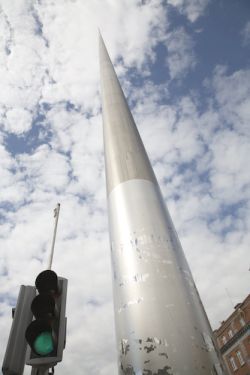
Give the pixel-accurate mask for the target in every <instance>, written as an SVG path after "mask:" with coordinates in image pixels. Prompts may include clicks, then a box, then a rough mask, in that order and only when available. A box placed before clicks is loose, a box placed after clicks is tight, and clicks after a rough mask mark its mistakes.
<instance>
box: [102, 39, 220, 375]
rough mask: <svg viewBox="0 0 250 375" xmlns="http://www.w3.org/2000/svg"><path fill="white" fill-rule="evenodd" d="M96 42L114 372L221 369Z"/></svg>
mask: <svg viewBox="0 0 250 375" xmlns="http://www.w3.org/2000/svg"><path fill="white" fill-rule="evenodd" d="M99 42H100V43H99V46H100V71H101V94H102V110H103V132H104V148H105V167H106V180H107V195H108V205H109V222H110V241H111V257H112V266H113V287H114V306H115V320H116V334H117V343H118V347H119V374H121V375H122V374H126V375H128V374H134V375H142V374H143V375H153V374H154V375H157V374H158V375H160V374H162V375H167V374H171V375H201V374H204V375H208V374H209V375H211V374H218V375H221V374H224V373H225V372H222V370H220V363H219V360H218V356H217V353H216V350H215V347H214V345H213V342H212V333H211V328H210V325H209V322H208V320H207V317H206V314H205V311H204V309H203V306H202V303H201V301H200V298H199V295H198V293H197V290H196V287H195V284H194V282H193V279H192V276H191V273H190V269H189V267H188V264H187V262H186V259H185V256H184V254H183V251H182V248H181V245H180V242H179V240H178V236H177V234H176V232H175V229H174V226H173V224H172V221H171V218H170V216H169V214H168V212H167V209H166V206H165V203H164V202H163V200H162V197H161V193H160V191H159V187H158V184H157V181H156V178H155V175H154V172H153V170H152V167H151V165H150V162H149V159H148V156H147V154H146V151H145V148H144V146H143V143H142V141H141V138H140V135H139V133H138V130H137V128H136V125H135V122H134V119H133V117H132V114H131V112H130V110H129V107H128V105H127V102H126V99H125V97H124V94H123V92H122V89H121V86H120V84H119V81H118V79H117V76H116V73H115V71H114V68H113V66H112V63H111V60H110V58H109V56H108V53H107V50H106V47H105V45H104V43H103V40H102V38H101V37H100V41H99ZM152 126H153V124H152ZM215 366H216V367H217V373H216V372H215Z"/></svg>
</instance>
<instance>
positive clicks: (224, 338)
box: [222, 336, 227, 345]
mask: <svg viewBox="0 0 250 375" xmlns="http://www.w3.org/2000/svg"><path fill="white" fill-rule="evenodd" d="M222 343H223V345H225V344H226V343H227V339H226V337H225V336H223V337H222Z"/></svg>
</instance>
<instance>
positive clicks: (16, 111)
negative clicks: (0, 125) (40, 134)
mask: <svg viewBox="0 0 250 375" xmlns="http://www.w3.org/2000/svg"><path fill="white" fill-rule="evenodd" d="M5 116H6V121H5V122H4V129H5V130H6V131H7V132H8V133H14V134H17V135H19V134H22V133H25V132H26V131H28V130H30V129H31V127H32V114H31V113H30V112H29V111H27V110H26V109H23V108H11V109H9V110H8V111H7V112H6V114H5Z"/></svg>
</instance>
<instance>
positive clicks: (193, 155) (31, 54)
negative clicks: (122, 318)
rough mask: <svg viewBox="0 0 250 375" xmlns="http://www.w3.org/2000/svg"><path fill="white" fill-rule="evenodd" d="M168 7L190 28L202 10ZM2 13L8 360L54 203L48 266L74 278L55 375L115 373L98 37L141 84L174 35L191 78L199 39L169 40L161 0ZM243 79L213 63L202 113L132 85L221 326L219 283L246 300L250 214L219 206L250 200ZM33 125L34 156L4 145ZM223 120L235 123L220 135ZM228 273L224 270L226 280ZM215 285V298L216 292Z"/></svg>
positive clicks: (190, 103) (196, 5) (39, 6)
mask: <svg viewBox="0 0 250 375" xmlns="http://www.w3.org/2000/svg"><path fill="white" fill-rule="evenodd" d="M171 3H172V4H173V5H175V6H176V7H178V9H179V10H180V11H181V12H183V13H184V14H186V15H187V17H188V18H189V20H190V21H192V22H193V21H195V19H197V17H198V15H199V16H200V15H201V14H203V12H204V9H205V5H206V4H207V2H206V1H204V2H203V3H201V2H198V1H196V2H195V1H190V2H188V3H187V2H186V3H184V2H182V1H173V0H172V1H171ZM1 6H2V13H1V17H2V20H3V22H0V27H1V31H2V35H3V38H2V39H1V50H0V54H1V60H2V61H3V63H2V64H1V66H0V78H1V87H2V88H1V93H0V114H1V123H2V129H4V133H3V134H1V135H0V138H1V141H2V144H1V146H0V159H1V165H0V189H1V200H2V201H1V206H0V218H1V224H2V223H3V225H1V231H0V236H1V237H0V242H1V249H2V250H1V267H0V282H1V293H2V294H3V295H4V296H5V300H4V302H2V300H1V308H2V310H1V311H2V314H3V315H2V316H1V323H0V329H1V333H2V335H1V337H2V339H1V346H0V350H1V356H2V355H3V352H4V348H5V343H6V340H7V336H8V330H9V326H10V322H11V307H10V305H13V304H14V303H15V299H16V296H17V292H18V285H20V284H32V283H33V282H34V279H35V277H36V275H37V273H38V272H40V271H41V270H42V269H44V268H45V267H46V264H47V258H48V252H49V249H50V246H51V237H52V230H53V215H52V213H53V208H54V206H55V204H56V203H57V202H58V201H59V202H60V203H61V214H60V218H59V226H58V237H57V242H56V249H55V258H54V267H55V270H56V271H57V272H58V274H59V275H62V276H65V277H67V278H68V279H69V291H68V303H67V315H68V335H67V347H66V350H65V354H64V361H63V363H62V364H61V365H58V366H59V368H58V371H59V370H60V371H61V373H62V374H68V373H70V372H72V371H73V372H74V373H75V374H80V373H81V374H82V373H84V372H85V373H87V374H89V375H92V374H97V373H98V374H101V375H110V374H114V373H116V372H117V367H116V350H115V348H116V346H115V335H114V319H113V307H112V288H111V267H110V253H109V240H108V223H107V212H106V192H105V176H104V158H103V144H102V129H101V122H102V120H101V115H100V97H99V92H98V90H99V67H98V53H97V51H98V48H97V30H96V29H97V26H98V25H99V26H100V28H101V31H102V33H103V36H104V39H105V40H106V41H107V47H108V49H109V51H110V55H111V57H112V60H113V61H117V64H118V70H119V72H120V73H121V75H122V76H123V78H124V75H125V73H126V72H127V71H128V68H136V71H137V72H138V74H140V75H141V76H143V77H145V75H146V74H147V73H148V70H149V69H150V65H149V62H150V61H153V60H154V59H155V50H154V47H155V46H156V45H157V43H158V42H159V41H161V42H162V41H163V40H166V37H167V39H168V42H169V43H168V44H167V47H168V49H169V61H168V62H169V68H170V73H171V76H172V78H177V79H178V78H181V77H183V76H184V75H185V74H186V73H187V72H188V71H189V70H190V69H193V67H194V64H195V62H196V57H195V56H194V52H193V49H194V42H193V41H192V39H191V38H190V36H189V35H188V34H187V33H186V32H185V31H184V29H183V28H179V29H177V30H173V31H172V32H171V33H170V34H169V33H168V21H167V20H166V19H165V17H166V7H165V6H164V5H163V4H162V2H161V1H160V0H159V1H158V0H154V1H150V2H147V3H146V4H145V5H142V2H139V1H136V0H132V1H131V0H126V1H123V2H118V1H117V0H109V1H108V0H105V1H102V2H99V1H93V0H89V1H84V2H82V1H80V0H76V1H68V0H65V1H61V2H51V1H49V0H45V1H43V2H35V3H34V2H33V1H26V0H23V1H18V2H9V1H8V0H3V1H2V2H1ZM125 15H126V16H125ZM165 31H167V35H164V33H165ZM179 50H181V51H183V52H180V51H179ZM9 52H10V53H9ZM118 58H120V60H118ZM145 72H146V73H145ZM248 75H249V73H248V72H247V71H239V72H235V73H233V74H231V75H229V74H227V72H226V71H225V70H223V69H221V68H217V70H216V72H215V74H214V75H213V77H212V80H211V82H210V84H209V85H208V87H209V88H210V90H211V98H214V99H211V101H210V105H209V108H207V109H204V111H203V112H202V113H200V112H199V111H198V109H197V101H198V104H199V98H198V99H196V101H195V100H194V98H192V97H188V96H184V97H181V98H179V100H178V102H172V103H171V104H168V105H167V104H166V99H169V98H170V92H169V87H168V85H167V84H162V85H160V86H157V87H156V86H155V85H154V84H153V83H149V81H148V80H147V81H145V85H144V86H143V87H142V88H141V89H138V90H135V89H134V83H133V82H132V83H131V84H127V83H126V84H127V86H126V88H127V89H128V92H129V95H130V94H131V96H130V98H131V100H132V101H133V100H134V101H135V102H136V105H135V108H134V114H135V118H136V121H137V123H138V127H139V129H140V131H141V134H142V137H143V140H144V142H145V145H146V149H147V150H148V153H149V155H150V158H151V160H152V161H153V163H154V165H155V170H156V173H157V176H158V177H159V180H160V182H161V186H162V190H163V194H164V196H165V197H166V198H167V202H168V205H169V208H170V211H171V213H172V216H173V219H174V222H175V224H176V226H177V228H178V231H179V233H180V237H181V239H182V242H183V245H184V249H185V250H186V253H187V256H188V259H189V261H190V265H191V268H192V270H193V272H194V275H195V278H196V280H197V285H198V288H199V290H200V291H201V295H202V297H203V299H204V301H205V307H206V308H207V310H208V312H209V317H210V318H211V319H212V322H213V324H214V325H215V324H217V323H218V321H219V320H220V319H223V318H225V316H226V314H227V313H228V312H229V307H228V306H226V307H225V306H220V308H219V309H217V308H216V309H215V307H214V306H215V305H216V303H215V302H216V301H217V300H218V299H219V298H221V299H222V300H224V298H225V297H224V295H223V293H224V289H223V288H224V285H225V287H229V288H231V289H232V296H233V298H234V300H235V302H238V299H239V298H243V297H244V296H245V295H244V294H245V293H247V291H246V287H245V285H247V283H246V280H247V277H246V276H245V268H244V267H245V257H246V254H247V251H248V248H247V243H248V241H249V239H248V235H247V233H248V230H249V226H250V223H249V219H247V212H248V209H249V208H248V206H247V204H245V205H244V207H242V206H239V207H238V208H237V212H236V214H237V217H232V214H231V213H229V214H227V215H224V217H222V216H223V215H221V210H222V208H223V206H227V204H228V203H229V204H232V203H235V204H236V205H237V204H238V203H239V201H240V200H241V198H242V196H244V199H246V198H247V195H246V191H245V190H244V187H245V186H246V184H247V183H248V177H247V175H246V173H245V170H246V168H243V166H242V164H243V163H244V160H245V158H246V157H247V156H246V155H247V144H248V143H247V142H248V139H247V138H246V136H247V134H248V132H247V124H248V122H249V110H248V108H249V107H248V101H247V97H249V87H248V83H247V82H248V81H249V80H247V77H248ZM126 79H127V77H126ZM41 108H43V110H42V109H41ZM18 111H19V112H18ZM39 111H40V112H39ZM37 116H38V117H37ZM39 116H40V117H41V118H40V119H39ZM36 117H37V120H36V121H37V122H39V121H41V122H42V125H43V129H42V130H41V132H40V136H39V137H38V140H39V145H37V144H36V142H34V148H33V149H32V152H29V153H28V152H26V153H23V154H20V155H12V154H11V153H10V152H8V151H7V150H8V148H9V147H10V146H9V145H8V134H9V133H11V132H14V133H15V134H16V135H21V133H23V132H25V131H27V130H29V129H30V126H31V119H32V118H34V119H35V118H36ZM15 119H17V121H15ZM225 124H231V125H232V126H231V127H232V128H228V129H225ZM36 125H37V124H36ZM33 126H34V125H33ZM35 129H36V127H35V126H34V128H33V130H35ZM243 134H244V135H245V138H244V136H243ZM22 136H23V137H25V133H23V134H22ZM43 137H44V138H43ZM19 138H20V137H19ZM23 139H24V138H23ZM36 141H37V140H36ZM42 141H43V142H44V143H43V144H42V145H41V144H40V142H42ZM180 168H182V169H181V170H180ZM203 175H205V176H203ZM225 185H226V186H225ZM223 192H225V194H223ZM176 195H178V199H175V196H176ZM209 219H210V221H209ZM223 231H224V232H223ZM222 232H223V233H224V237H223V236H222V235H221V233H222ZM235 249H237V251H235ZM218 259H219V260H220V259H223V261H218ZM236 259H237V262H238V263H237V270H235V262H236ZM207 270H209V275H208V272H207ZM232 270H234V272H231V271H232ZM238 270H239V271H238ZM204 275H205V277H204ZM221 275H226V277H225V278H224V281H223V282H222V280H221ZM239 275H240V277H239ZM214 280H217V287H216V291H215V290H214V288H211V285H214V284H213V283H214ZM104 323H105V324H104ZM107 348H108V349H107ZM83 357H84V361H83V360H82V358H83ZM76 364H77V366H76ZM78 364H81V368H80V370H79V367H78ZM29 372H30V369H26V370H25V374H28V373H29Z"/></svg>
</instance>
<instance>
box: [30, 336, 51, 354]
mask: <svg viewBox="0 0 250 375" xmlns="http://www.w3.org/2000/svg"><path fill="white" fill-rule="evenodd" d="M34 349H35V351H36V353H37V354H39V355H47V354H50V353H51V352H52V351H53V349H54V345H53V338H52V335H51V332H42V333H41V334H40V335H39V336H37V338H36V339H35V341H34Z"/></svg>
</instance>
